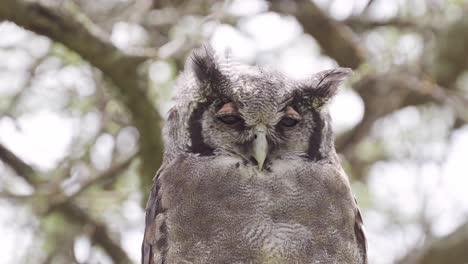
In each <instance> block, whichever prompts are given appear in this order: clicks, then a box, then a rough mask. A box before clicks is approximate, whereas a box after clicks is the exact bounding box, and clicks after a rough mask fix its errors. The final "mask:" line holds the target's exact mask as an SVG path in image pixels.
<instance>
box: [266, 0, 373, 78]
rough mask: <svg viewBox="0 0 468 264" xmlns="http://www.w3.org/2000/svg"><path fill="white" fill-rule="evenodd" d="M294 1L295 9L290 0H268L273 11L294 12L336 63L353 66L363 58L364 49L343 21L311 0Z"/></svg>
mask: <svg viewBox="0 0 468 264" xmlns="http://www.w3.org/2000/svg"><path fill="white" fill-rule="evenodd" d="M293 2H294V3H295V4H296V6H295V8H291V1H281V0H270V3H271V9H272V10H273V11H276V12H280V13H290V14H292V15H294V16H295V17H296V18H297V20H298V21H299V22H300V23H301V24H302V26H303V28H304V31H305V32H306V33H308V34H310V35H312V36H313V37H314V38H315V39H316V40H317V42H318V43H319V44H320V46H321V47H322V49H323V51H324V53H325V54H327V55H328V56H330V57H332V58H333V59H335V60H336V61H337V62H338V64H339V65H341V66H344V67H350V68H353V69H355V68H357V67H358V66H359V65H360V64H362V63H364V62H365V61H366V56H367V55H366V51H365V50H364V49H362V47H361V45H359V43H358V41H357V37H356V35H355V34H354V33H353V32H352V31H351V30H350V29H349V28H348V27H347V26H346V25H345V24H343V23H340V22H338V21H335V20H333V19H332V18H330V17H328V16H327V15H326V14H325V13H324V12H323V11H322V10H321V9H320V8H319V7H318V6H317V5H316V4H314V2H312V1H310V0H295V1H293Z"/></svg>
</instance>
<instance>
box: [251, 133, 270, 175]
mask: <svg viewBox="0 0 468 264" xmlns="http://www.w3.org/2000/svg"><path fill="white" fill-rule="evenodd" d="M253 154H254V158H255V160H256V161H257V163H258V169H259V170H262V169H263V163H264V162H265V159H266V156H267V154H268V141H267V139H266V127H265V126H264V125H258V126H257V127H256V128H255V139H254V142H253Z"/></svg>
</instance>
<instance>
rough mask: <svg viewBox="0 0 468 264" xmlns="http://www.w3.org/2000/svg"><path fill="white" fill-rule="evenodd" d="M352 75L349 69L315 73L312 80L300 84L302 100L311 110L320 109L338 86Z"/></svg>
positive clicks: (333, 94) (335, 91)
mask: <svg viewBox="0 0 468 264" xmlns="http://www.w3.org/2000/svg"><path fill="white" fill-rule="evenodd" d="M351 73H352V70H351V69H349V68H336V69H331V70H325V71H321V72H318V73H316V74H315V75H314V76H313V78H312V79H311V80H309V81H307V82H306V83H303V84H302V89H301V91H302V98H303V99H305V100H307V102H306V103H307V104H308V105H309V106H311V107H312V108H317V109H319V108H321V107H322V106H324V105H325V104H327V103H328V102H329V101H330V100H331V99H332V98H333V96H335V94H336V93H337V91H338V86H339V85H340V84H341V83H342V82H343V81H344V80H346V79H347V78H348V77H349V76H350V75H351Z"/></svg>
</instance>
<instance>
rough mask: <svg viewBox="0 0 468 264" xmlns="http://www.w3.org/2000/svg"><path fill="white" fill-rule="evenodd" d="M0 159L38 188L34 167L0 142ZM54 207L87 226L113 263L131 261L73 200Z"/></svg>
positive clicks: (102, 227) (93, 238) (106, 231)
mask: <svg viewBox="0 0 468 264" xmlns="http://www.w3.org/2000/svg"><path fill="white" fill-rule="evenodd" d="M0 160H2V161H3V162H5V164H7V165H8V166H10V167H11V168H12V169H13V170H14V171H15V172H16V173H17V174H18V176H21V177H22V178H24V179H25V180H26V181H27V182H28V183H30V184H31V185H32V186H33V187H35V188H36V189H37V188H38V185H39V184H40V183H39V182H38V181H37V172H36V171H35V170H34V168H32V167H31V166H30V165H29V164H27V163H26V162H24V161H23V160H22V159H20V158H19V157H18V156H16V155H15V154H14V153H13V152H11V151H10V150H9V149H7V148H6V147H5V146H3V145H2V144H0ZM123 164H125V163H123ZM54 209H55V210H57V211H58V212H60V213H62V214H63V215H64V216H65V217H66V218H67V219H68V220H69V221H70V222H72V223H75V224H76V225H78V226H85V227H88V228H89V229H90V230H91V239H92V240H93V241H94V242H95V243H97V244H98V245H99V246H100V247H102V248H103V249H104V251H105V252H106V253H107V254H108V255H109V257H110V258H111V259H112V260H113V261H114V263H122V264H124V263H131V261H130V258H129V257H128V256H127V253H125V251H124V250H123V249H122V248H121V247H120V245H119V244H118V243H116V242H114V241H113V240H112V238H111V235H110V231H109V230H108V229H107V228H106V226H105V225H104V224H103V223H100V222H98V221H96V220H94V219H93V218H92V217H91V216H90V215H88V214H87V213H86V211H84V210H83V209H81V208H80V207H79V206H78V205H76V204H75V203H74V201H72V200H71V199H67V200H65V201H64V202H63V203H60V204H56V206H55V207H54Z"/></svg>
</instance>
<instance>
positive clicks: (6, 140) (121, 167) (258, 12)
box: [0, 0, 468, 264]
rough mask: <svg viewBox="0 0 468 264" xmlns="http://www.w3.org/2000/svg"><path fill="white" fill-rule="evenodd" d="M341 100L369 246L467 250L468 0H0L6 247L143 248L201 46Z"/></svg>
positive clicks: (74, 255) (341, 123)
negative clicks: (186, 79)
mask: <svg viewBox="0 0 468 264" xmlns="http://www.w3.org/2000/svg"><path fill="white" fill-rule="evenodd" d="M204 42H209V43H211V44H212V46H213V47H214V48H215V50H216V51H217V52H218V53H219V54H226V53H229V54H231V55H232V56H233V57H235V58H236V59H237V60H239V61H242V62H245V63H248V64H258V65H262V66H265V67H271V68H276V69H278V70H280V71H282V72H284V73H285V74H287V75H289V76H291V77H293V78H306V77H308V76H310V75H311V74H312V73H314V72H316V71H319V70H324V69H329V68H333V67H337V66H343V67H350V68H353V69H354V71H355V74H354V76H353V77H352V78H351V80H349V81H348V82H347V83H346V84H345V85H343V87H342V89H341V91H340V93H339V95H338V96H337V97H336V98H335V100H334V101H333V103H332V105H331V112H332V116H333V118H334V126H335V130H336V136H337V141H336V147H337V149H338V151H339V153H340V156H341V158H342V163H343V166H344V167H345V169H346V171H347V173H348V175H349V176H350V180H351V182H352V186H353V191H354V193H355V194H356V196H357V199H358V201H359V203H360V206H361V208H362V211H363V216H364V222H365V225H366V228H367V233H368V243H369V255H370V263H383V264H385V263H448V264H451V263H468V125H467V122H468V71H467V69H468V1H466V0H447V1H443V0H391V1H390V0H330V1H327V0H315V1H310V0H295V1H279V0H274V1H264V0H227V1H214V0H101V1H95V0H50V1H31V0H2V1H0V248H1V250H0V263H2V264H3V263H138V262H139V259H140V245H141V241H142V237H143V228H144V205H145V203H146V197H147V195H148V192H149V190H150V186H151V181H152V178H153V176H154V174H155V172H156V170H157V169H158V167H159V165H160V162H161V157H162V154H161V153H162V144H161V140H160V129H161V126H162V125H163V119H164V117H165V115H166V112H167V110H168V109H169V108H170V106H171V97H172V89H171V88H172V86H173V83H174V80H175V78H176V76H177V75H178V73H179V72H180V71H181V70H182V69H183V65H184V62H185V60H186V58H187V56H188V55H189V54H190V51H191V50H192V49H193V48H194V47H198V46H199V45H201V44H202V43H204Z"/></svg>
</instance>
